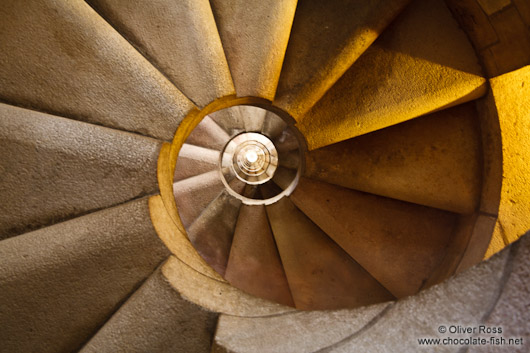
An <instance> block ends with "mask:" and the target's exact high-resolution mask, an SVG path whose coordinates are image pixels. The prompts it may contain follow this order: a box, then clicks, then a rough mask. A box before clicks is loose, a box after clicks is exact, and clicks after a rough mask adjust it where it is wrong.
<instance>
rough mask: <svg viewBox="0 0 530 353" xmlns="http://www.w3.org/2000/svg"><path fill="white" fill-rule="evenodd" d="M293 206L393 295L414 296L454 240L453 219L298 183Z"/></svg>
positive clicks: (325, 186)
mask: <svg viewBox="0 0 530 353" xmlns="http://www.w3.org/2000/svg"><path fill="white" fill-rule="evenodd" d="M290 198H291V200H292V201H293V202H294V204H295V205H296V206H297V207H298V208H299V209H300V210H301V211H302V212H304V214H305V215H307V216H308V217H309V218H310V219H311V220H312V221H313V222H315V224H316V225H318V226H319V227H320V228H321V229H322V230H323V231H324V232H326V234H328V235H329V236H330V237H331V238H332V239H333V240H334V241H335V242H337V244H339V246H341V247H342V248H343V249H344V250H345V251H346V252H347V253H348V254H350V255H351V256H352V257H353V258H354V259H355V260H356V261H357V262H358V263H359V264H360V265H361V266H363V268H364V269H366V270H367V271H368V272H369V273H370V274H371V275H372V276H373V277H374V278H376V279H377V280H378V281H379V282H380V283H381V284H383V285H384V286H385V288H387V289H388V290H389V291H390V292H391V293H392V294H393V295H394V296H396V297H398V298H401V297H404V296H408V295H413V294H415V293H416V292H418V290H419V289H420V288H421V286H422V285H423V283H425V281H426V280H427V279H428V278H429V277H430V275H431V273H432V272H433V271H434V269H435V268H436V266H437V265H438V264H439V262H440V261H441V260H442V259H443V257H444V255H445V249H446V248H447V246H448V244H449V243H450V242H451V240H452V239H453V237H454V234H453V228H454V226H455V222H456V215H454V214H452V213H449V212H445V211H440V210H437V209H433V208H428V207H425V206H418V205H415V204H410V203H406V202H402V201H397V200H392V199H387V198H384V197H380V196H376V195H370V194H366V193H363V192H359V191H354V190H350V189H345V188H343V187H339V186H335V185H331V184H328V183H324V182H319V181H315V180H310V179H307V178H302V179H301V180H300V182H299V184H298V187H297V188H296V189H295V191H294V192H293V194H292V195H291V196H290Z"/></svg>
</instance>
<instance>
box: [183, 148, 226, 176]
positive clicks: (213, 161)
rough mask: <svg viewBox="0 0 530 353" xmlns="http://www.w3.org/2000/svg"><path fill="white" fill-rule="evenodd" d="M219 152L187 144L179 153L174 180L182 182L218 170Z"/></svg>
mask: <svg viewBox="0 0 530 353" xmlns="http://www.w3.org/2000/svg"><path fill="white" fill-rule="evenodd" d="M218 165H219V151H215V150H212V149H209V148H204V147H199V146H195V145H190V144H188V143H185V144H183V145H182V148H181V149H180V151H179V156H178V158H177V165H176V167H175V175H174V180H175V181H178V180H182V179H186V178H190V177H193V176H197V175H200V174H203V173H207V172H210V171H212V170H214V169H217V168H218Z"/></svg>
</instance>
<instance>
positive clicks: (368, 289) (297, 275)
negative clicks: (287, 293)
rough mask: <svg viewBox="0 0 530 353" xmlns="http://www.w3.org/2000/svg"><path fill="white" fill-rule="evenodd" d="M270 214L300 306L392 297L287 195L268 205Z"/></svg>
mask: <svg viewBox="0 0 530 353" xmlns="http://www.w3.org/2000/svg"><path fill="white" fill-rule="evenodd" d="M267 214H268V216H269V222H270V224H271V228H272V232H273V234H274V238H275V240H276V245H277V247H278V251H279V253H280V257H281V260H282V263H283V268H284V271H285V274H286V276H287V281H288V282H289V287H290V288H291V293H292V295H293V299H294V303H295V306H296V308H298V309H304V310H325V309H338V308H345V307H349V308H352V307H356V306H362V305H368V304H374V303H379V302H383V301H386V300H391V299H393V298H394V297H393V296H392V295H391V294H390V293H389V292H388V291H387V290H386V289H385V288H384V287H383V286H382V285H381V284H380V283H379V282H377V281H376V280H375V279H374V278H373V277H372V276H371V275H370V274H369V273H368V272H366V270H364V269H363V268H362V267H361V266H360V265H359V264H358V263H357V262H356V261H354V260H353V259H352V258H351V257H350V256H349V255H348V254H347V253H346V252H345V251H344V250H343V249H341V248H340V247H339V246H338V245H337V244H336V243H334V242H333V240H331V239H330V238H329V237H328V236H327V235H326V234H325V233H324V232H323V231H322V230H321V229H319V228H318V227H317V226H316V225H315V224H314V223H313V222H311V220H310V219H309V218H308V217H306V216H305V215H304V214H303V213H302V212H301V211H300V210H298V209H297V208H296V206H294V204H293V203H292V201H291V200H289V199H288V198H285V197H284V198H282V199H281V200H280V201H278V202H277V203H275V204H272V205H269V206H267Z"/></svg>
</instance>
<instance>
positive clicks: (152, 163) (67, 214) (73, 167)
mask: <svg viewBox="0 0 530 353" xmlns="http://www.w3.org/2000/svg"><path fill="white" fill-rule="evenodd" d="M159 148H160V142H159V141H157V140H154V139H152V138H148V137H143V136H139V135H137V134H131V133H127V132H124V131H118V130H114V129H109V128H105V127H102V126H96V125H92V124H87V123H84V122H79V121H75V120H69V119H65V118H61V117H58V116H52V115H47V114H42V113H39V112H35V111H32V110H26V109H22V108H17V107H14V106H10V105H5V104H0V155H1V157H0V180H1V184H2V186H1V188H0V199H1V200H2V201H1V202H0V239H4V238H6V237H10V236H14V235H17V234H21V233H24V232H26V231H30V230H34V229H37V228H40V227H43V226H46V225H50V224H53V223H57V222H60V221H63V220H66V219H69V218H72V217H75V216H78V215H80V214H84V213H87V212H91V211H94V210H98V209H102V208H106V207H109V206H113V205H117V204H119V203H122V202H125V201H128V200H131V199H134V198H137V197H141V196H144V195H147V194H150V193H154V192H156V191H157V189H158V187H157V182H156V159H157V155H158V151H159Z"/></svg>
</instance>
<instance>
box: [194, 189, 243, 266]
mask: <svg viewBox="0 0 530 353" xmlns="http://www.w3.org/2000/svg"><path fill="white" fill-rule="evenodd" d="M236 191H237V192H239V193H240V192H242V191H243V189H242V188H241V189H239V190H236ZM240 206H241V201H239V200H238V199H236V198H235V197H233V196H231V195H229V194H228V192H227V191H226V190H225V191H223V192H222V193H221V194H220V195H219V196H217V198H216V199H215V200H213V201H212V202H211V203H210V205H208V207H207V208H206V209H205V210H204V211H203V212H202V214H201V215H200V216H199V218H197V219H196V220H195V222H193V224H192V225H191V226H190V227H189V229H188V237H189V238H190V241H191V243H192V244H193V246H194V247H195V248H196V249H197V251H198V252H199V254H201V256H202V257H203V258H204V259H205V260H206V262H207V263H208V264H209V265H210V266H212V267H213V268H214V270H216V271H217V272H218V273H219V274H221V275H224V273H225V270H226V264H227V262H228V256H229V254H230V247H231V245H232V237H233V235H234V229H235V226H236V222H237V216H238V213H239V208H240Z"/></svg>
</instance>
